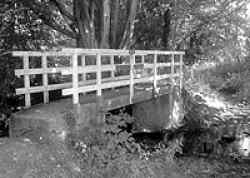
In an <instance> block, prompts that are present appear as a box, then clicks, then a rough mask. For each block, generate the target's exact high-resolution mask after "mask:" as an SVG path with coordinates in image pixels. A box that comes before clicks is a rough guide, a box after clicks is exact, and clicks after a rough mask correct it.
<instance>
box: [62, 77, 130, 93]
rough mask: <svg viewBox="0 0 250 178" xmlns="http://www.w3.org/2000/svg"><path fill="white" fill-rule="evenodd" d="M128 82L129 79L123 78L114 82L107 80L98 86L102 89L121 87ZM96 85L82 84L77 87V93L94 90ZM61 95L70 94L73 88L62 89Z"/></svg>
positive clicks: (96, 88) (96, 87)
mask: <svg viewBox="0 0 250 178" xmlns="http://www.w3.org/2000/svg"><path fill="white" fill-rule="evenodd" d="M129 84H130V80H124V81H116V82H108V83H102V84H101V85H100V86H99V87H100V88H102V89H107V88H112V87H121V86H128V85H129ZM99 87H98V85H88V86H82V87H79V88H78V92H79V93H85V92H90V91H96V90H98V89H99ZM62 93H63V95H72V94H73V93H74V90H73V89H72V88H69V89H64V90H63V92H62Z"/></svg>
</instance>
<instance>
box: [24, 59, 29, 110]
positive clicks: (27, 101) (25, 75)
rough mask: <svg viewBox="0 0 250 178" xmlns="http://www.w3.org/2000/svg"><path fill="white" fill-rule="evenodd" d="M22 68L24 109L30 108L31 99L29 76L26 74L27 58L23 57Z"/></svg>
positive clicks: (27, 68)
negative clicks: (23, 72)
mask: <svg viewBox="0 0 250 178" xmlns="http://www.w3.org/2000/svg"><path fill="white" fill-rule="evenodd" d="M23 68H24V71H25V74H24V87H25V107H30V106H31V98H30V91H29V89H30V76H29V74H27V72H28V70H29V56H23Z"/></svg>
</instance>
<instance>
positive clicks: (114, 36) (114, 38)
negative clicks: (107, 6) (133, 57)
mask: <svg viewBox="0 0 250 178" xmlns="http://www.w3.org/2000/svg"><path fill="white" fill-rule="evenodd" d="M119 10H120V0H115V10H114V15H113V18H114V22H113V23H112V24H113V28H112V32H111V33H112V36H111V37H112V38H111V46H112V48H116V47H117V31H118V20H119Z"/></svg>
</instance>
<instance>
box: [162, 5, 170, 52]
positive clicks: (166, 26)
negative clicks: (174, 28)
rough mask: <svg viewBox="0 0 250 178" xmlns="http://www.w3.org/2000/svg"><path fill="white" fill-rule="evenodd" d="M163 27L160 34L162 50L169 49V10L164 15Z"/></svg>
mask: <svg viewBox="0 0 250 178" xmlns="http://www.w3.org/2000/svg"><path fill="white" fill-rule="evenodd" d="M163 18H164V26H163V34H162V43H163V47H164V49H169V43H168V41H169V35H170V31H171V11H170V9H168V10H167V11H166V12H165V13H164V16H163Z"/></svg>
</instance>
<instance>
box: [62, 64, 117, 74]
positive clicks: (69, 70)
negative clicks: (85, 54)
mask: <svg viewBox="0 0 250 178" xmlns="http://www.w3.org/2000/svg"><path fill="white" fill-rule="evenodd" d="M112 70H115V66H112V65H103V66H101V68H100V71H101V72H103V71H112ZM72 72H73V70H72V68H62V69H61V74H62V75H70V74H72ZM92 72H98V66H97V65H91V66H86V67H78V73H85V74H86V73H92Z"/></svg>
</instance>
